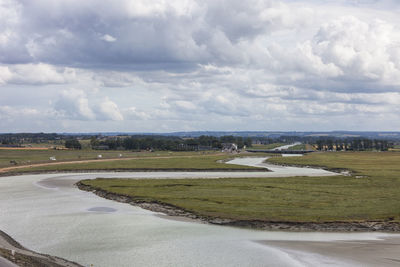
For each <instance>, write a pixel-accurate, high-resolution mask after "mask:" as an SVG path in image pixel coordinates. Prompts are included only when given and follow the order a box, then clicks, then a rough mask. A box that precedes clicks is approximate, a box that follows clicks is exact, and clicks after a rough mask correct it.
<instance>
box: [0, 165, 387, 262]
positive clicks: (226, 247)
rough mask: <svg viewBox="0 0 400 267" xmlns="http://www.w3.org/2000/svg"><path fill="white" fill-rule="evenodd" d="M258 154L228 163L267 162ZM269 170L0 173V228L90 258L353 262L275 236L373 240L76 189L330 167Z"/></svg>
mask: <svg viewBox="0 0 400 267" xmlns="http://www.w3.org/2000/svg"><path fill="white" fill-rule="evenodd" d="M263 160H264V159H261V158H257V159H255V158H251V159H250V158H248V159H236V160H234V161H233V162H232V163H235V164H243V165H253V166H266V165H265V164H263V163H262V161H263ZM269 167H270V168H271V170H272V171H273V172H250V173H240V172H233V173H226V172H206V173H199V172H195V173H191V172H185V173H184V172H180V173H178V172H169V173H168V172H154V173H149V172H140V173H109V172H108V173H88V174H82V173H80V174H73V173H68V174H41V175H22V176H14V177H2V178H0V229H1V230H3V231H5V232H6V233H8V234H9V235H11V236H12V237H13V238H14V239H16V240H17V241H18V242H20V243H21V244H22V245H24V246H25V247H27V248H29V249H32V250H35V251H38V252H41V253H46V254H50V255H55V256H60V257H63V258H66V259H68V260H72V261H76V262H78V263H80V264H82V265H86V266H90V264H93V266H354V265H357V262H356V261H351V259H350V260H349V259H348V258H341V257H340V255H339V256H335V257H327V256H322V255H321V254H318V253H314V252H307V251H304V250H296V249H291V248H287V247H286V248H285V245H282V244H280V245H279V246H278V245H274V244H275V243H274V242H278V241H279V242H286V241H295V240H297V241H323V242H325V243H333V242H335V240H358V241H366V242H367V241H368V240H379V239H381V238H388V237H392V236H395V235H390V234H384V233H358V234H354V233H352V234H349V233H311V232H309V233H300V232H271V231H259V230H247V229H240V228H233V227H226V226H214V225H208V224H202V223H197V222H190V221H185V220H171V219H168V218H165V217H163V216H160V214H157V213H154V212H150V211H147V210H143V209H141V208H138V207H134V206H131V205H128V204H122V203H117V202H113V201H110V200H107V199H103V198H100V197H98V196H96V195H94V194H92V193H89V192H84V191H80V190H79V189H77V188H76V187H75V186H74V185H73V184H74V183H75V182H77V181H79V180H81V179H88V178H96V177H105V178H111V177H125V178H128V177H131V178H160V179H161V178H168V177H172V178H200V177H202V178H223V177H265V178H268V177H277V176H299V175H335V174H333V173H330V172H326V171H323V170H318V169H310V168H290V167H279V166H278V167H277V166H269Z"/></svg>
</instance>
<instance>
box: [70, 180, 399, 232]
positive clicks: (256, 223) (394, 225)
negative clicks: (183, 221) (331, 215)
mask: <svg viewBox="0 0 400 267" xmlns="http://www.w3.org/2000/svg"><path fill="white" fill-rule="evenodd" d="M75 185H76V186H77V187H78V188H79V189H80V190H83V191H87V192H92V193H93V194H95V195H97V196H99V197H102V198H106V199H109V200H113V201H117V202H121V203H127V204H130V205H133V206H138V207H140V208H143V209H146V210H150V211H153V212H160V213H164V214H166V215H167V216H171V217H175V218H177V217H178V218H179V217H180V218H188V219H190V220H194V221H196V222H200V223H208V224H215V225H224V226H234V227H243V228H250V229H258V230H272V231H299V232H376V231H379V232H390V233H400V222H390V221H365V222H340V221H338V222H322V223H317V222H281V221H261V220H234V219H224V218H217V217H210V216H203V215H199V214H196V213H193V212H191V211H187V210H185V209H182V208H180V207H176V206H173V205H170V204H166V203H162V202H156V201H154V202H145V201H138V200H135V199H134V198H132V197H130V196H126V195H119V194H116V193H110V192H108V191H106V190H103V189H99V188H96V187H92V186H88V185H84V184H82V183H81V182H78V183H76V184H75Z"/></svg>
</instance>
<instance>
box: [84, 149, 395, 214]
mask: <svg viewBox="0 0 400 267" xmlns="http://www.w3.org/2000/svg"><path fill="white" fill-rule="evenodd" d="M271 161H274V162H277V163H285V164H297V165H314V166H321V167H328V168H346V169H351V170H352V171H353V172H354V173H355V174H354V175H353V176H333V177H290V178H248V179H246V178H243V179H236V178H235V179H182V180H181V179H171V180H157V179H154V180H150V179H142V180H131V179H96V180H84V181H82V182H83V183H84V184H86V185H90V186H94V187H97V188H101V189H103V190H106V191H109V192H113V193H117V194H124V195H129V196H131V197H133V198H136V199H139V200H145V201H158V202H163V203H167V204H171V205H175V206H178V207H181V208H183V209H186V210H189V211H192V212H194V213H197V214H201V215H204V216H212V217H220V218H230V219H238V220H265V221H290V222H333V221H343V222H354V221H388V220H390V221H396V222H400V164H399V163H400V153H391V152H381V153H378V152H376V153H374V152H352V153H349V152H341V153H313V154H309V155H307V156H304V157H287V158H285V157H282V158H280V157H277V158H272V159H271ZM360 176H362V178H356V177H360Z"/></svg>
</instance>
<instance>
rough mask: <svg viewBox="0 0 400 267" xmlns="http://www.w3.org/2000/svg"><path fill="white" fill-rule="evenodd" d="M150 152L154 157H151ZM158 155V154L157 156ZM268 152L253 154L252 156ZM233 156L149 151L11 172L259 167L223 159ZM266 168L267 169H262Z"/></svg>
mask: <svg viewBox="0 0 400 267" xmlns="http://www.w3.org/2000/svg"><path fill="white" fill-rule="evenodd" d="M149 154H150V155H152V156H153V157H151V158H149ZM157 155H158V156H157ZM257 155H259V156H260V155H264V156H265V155H267V154H251V156H257ZM241 156H249V155H248V154H242V155H235V157H241ZM229 158H233V156H232V155H229V154H222V155H221V154H214V153H211V154H203V153H202V152H196V153H193V152H192V153H184V152H179V153H173V154H165V153H164V154H157V153H155V154H154V153H147V154H146V156H145V157H144V156H143V157H141V158H136V159H128V160H118V161H100V162H86V163H68V164H67V163H66V164H62V165H48V166H38V167H27V168H21V169H15V170H12V171H10V172H18V173H19V172H40V171H74V170H134V169H140V170H143V169H146V170H149V171H151V170H168V169H169V170H179V169H181V170H188V169H194V170H209V169H226V170H228V169H249V170H250V169H259V168H255V167H249V166H242V165H234V164H224V163H223V161H225V160H227V159H229ZM262 170H265V169H262Z"/></svg>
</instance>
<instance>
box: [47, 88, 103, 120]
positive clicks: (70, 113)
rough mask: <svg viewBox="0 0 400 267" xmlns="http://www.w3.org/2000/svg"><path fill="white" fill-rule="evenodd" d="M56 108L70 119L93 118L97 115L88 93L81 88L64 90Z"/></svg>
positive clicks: (61, 114) (60, 113) (62, 115)
mask: <svg viewBox="0 0 400 267" xmlns="http://www.w3.org/2000/svg"><path fill="white" fill-rule="evenodd" d="M54 108H55V110H56V111H57V112H58V113H59V115H60V116H61V117H65V118H68V119H77V120H93V119H95V117H96V116H95V114H94V112H93V110H92V109H91V108H90V107H89V99H88V97H87V95H86V93H85V92H84V91H83V90H79V89H69V90H64V91H62V92H61V94H60V97H59V99H58V101H57V102H56V103H55V106H54Z"/></svg>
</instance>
